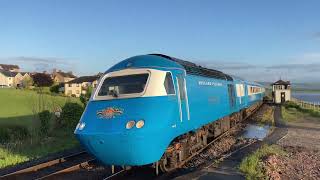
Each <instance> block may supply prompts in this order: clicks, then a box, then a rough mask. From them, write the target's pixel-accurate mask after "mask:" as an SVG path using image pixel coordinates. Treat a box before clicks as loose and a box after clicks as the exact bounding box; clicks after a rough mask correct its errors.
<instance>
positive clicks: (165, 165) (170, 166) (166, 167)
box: [159, 157, 178, 172]
mask: <svg viewBox="0 0 320 180" xmlns="http://www.w3.org/2000/svg"><path fill="white" fill-rule="evenodd" d="M159 165H160V170H161V171H162V172H170V171H172V170H174V169H176V168H178V161H177V158H175V157H170V159H168V158H167V157H165V158H163V159H161V160H160V163H159Z"/></svg>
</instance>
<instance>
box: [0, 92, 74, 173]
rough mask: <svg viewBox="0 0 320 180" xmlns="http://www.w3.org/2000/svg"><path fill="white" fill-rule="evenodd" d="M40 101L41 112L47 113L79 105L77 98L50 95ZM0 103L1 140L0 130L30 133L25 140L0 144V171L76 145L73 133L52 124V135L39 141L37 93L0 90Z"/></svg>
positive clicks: (70, 130)
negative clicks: (45, 111)
mask: <svg viewBox="0 0 320 180" xmlns="http://www.w3.org/2000/svg"><path fill="white" fill-rule="evenodd" d="M41 97H42V98H43V101H42V102H44V105H43V108H42V109H47V110H49V111H50V112H52V110H53V109H54V108H55V107H58V106H59V107H62V106H64V104H65V103H66V102H76V103H79V104H80V100H79V99H78V98H67V97H62V96H52V95H50V94H43V95H42V96H41ZM0 100H1V102H0V140H1V129H2V130H8V129H9V127H10V128H12V130H16V129H17V128H16V127H23V128H26V129H27V131H28V132H29V133H28V134H29V135H28V137H25V138H24V139H21V138H20V139H18V138H15V139H13V140H12V139H11V138H10V141H9V142H6V143H2V144H0V168H3V167H6V166H10V165H15V164H17V163H20V162H24V161H27V160H30V159H34V158H39V157H42V156H45V155H47V154H49V153H54V152H58V151H61V150H64V149H68V148H72V147H74V146H76V145H78V142H77V140H76V139H75V137H74V135H73V129H67V128H64V127H60V128H56V127H55V126H54V123H53V121H51V122H50V124H51V131H50V133H49V134H48V136H47V137H44V138H41V137H39V135H38V129H39V124H40V123H39V119H38V117H37V115H36V113H38V112H39V94H37V92H36V91H33V90H16V89H0ZM22 130H23V129H22ZM2 132H3V131H2ZM12 132H14V131H12ZM2 135H3V134H2ZM10 135H11V134H10ZM14 137H17V136H14ZM2 138H3V137H2ZM0 142H1V141H0Z"/></svg>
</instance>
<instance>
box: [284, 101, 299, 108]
mask: <svg viewBox="0 0 320 180" xmlns="http://www.w3.org/2000/svg"><path fill="white" fill-rule="evenodd" d="M284 107H285V108H286V109H289V108H295V109H298V110H301V107H300V106H299V105H298V104H296V103H294V102H291V101H288V102H286V103H285V104H284Z"/></svg>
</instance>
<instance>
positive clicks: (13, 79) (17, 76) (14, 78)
mask: <svg viewBox="0 0 320 180" xmlns="http://www.w3.org/2000/svg"><path fill="white" fill-rule="evenodd" d="M29 79H31V77H30V75H29V73H26V72H21V73H20V72H11V71H4V70H0V87H17V86H24V82H25V80H29Z"/></svg>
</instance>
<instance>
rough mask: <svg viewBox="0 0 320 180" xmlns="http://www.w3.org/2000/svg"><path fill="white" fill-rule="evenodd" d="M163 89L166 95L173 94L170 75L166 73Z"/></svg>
mask: <svg viewBox="0 0 320 180" xmlns="http://www.w3.org/2000/svg"><path fill="white" fill-rule="evenodd" d="M164 87H165V89H166V92H167V94H168V95H169V94H174V93H175V92H174V86H173V81H172V76H171V73H169V72H167V74H166V78H165V80H164Z"/></svg>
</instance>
